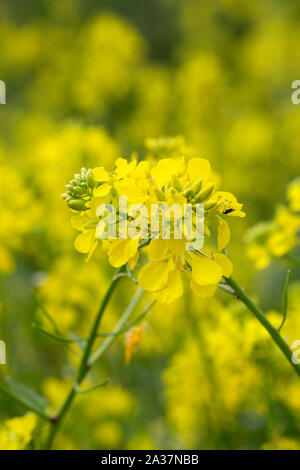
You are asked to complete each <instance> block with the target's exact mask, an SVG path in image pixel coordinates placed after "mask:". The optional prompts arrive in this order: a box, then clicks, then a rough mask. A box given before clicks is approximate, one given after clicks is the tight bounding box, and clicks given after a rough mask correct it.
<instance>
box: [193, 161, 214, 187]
mask: <svg viewBox="0 0 300 470" xmlns="http://www.w3.org/2000/svg"><path fill="white" fill-rule="evenodd" d="M188 173H189V177H190V180H191V181H192V182H193V183H194V182H196V181H198V180H199V179H200V178H203V179H207V178H210V176H211V167H210V163H209V161H208V160H206V159H205V158H197V157H196V158H192V159H191V160H189V162H188Z"/></svg>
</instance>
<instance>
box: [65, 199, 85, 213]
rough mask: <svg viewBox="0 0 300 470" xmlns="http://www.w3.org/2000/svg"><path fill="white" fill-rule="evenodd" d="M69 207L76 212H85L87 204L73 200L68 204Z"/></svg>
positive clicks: (80, 200) (79, 200)
mask: <svg viewBox="0 0 300 470" xmlns="http://www.w3.org/2000/svg"><path fill="white" fill-rule="evenodd" d="M68 205H69V207H71V209H73V210H74V211H85V210H86V207H85V203H84V201H83V200H82V199H71V200H70V201H69V202H68Z"/></svg>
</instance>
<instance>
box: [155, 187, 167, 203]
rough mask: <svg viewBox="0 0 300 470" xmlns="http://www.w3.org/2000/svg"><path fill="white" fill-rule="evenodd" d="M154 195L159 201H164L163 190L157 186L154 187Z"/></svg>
mask: <svg viewBox="0 0 300 470" xmlns="http://www.w3.org/2000/svg"><path fill="white" fill-rule="evenodd" d="M154 192H155V195H156V197H157V199H158V200H159V201H166V195H165V193H164V192H163V191H161V190H160V189H158V188H155V189H154Z"/></svg>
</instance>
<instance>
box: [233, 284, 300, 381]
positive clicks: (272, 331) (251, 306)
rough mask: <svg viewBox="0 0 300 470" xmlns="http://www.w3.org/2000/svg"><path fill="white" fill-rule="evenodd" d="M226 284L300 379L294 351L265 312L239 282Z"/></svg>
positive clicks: (299, 369) (299, 366)
mask: <svg viewBox="0 0 300 470" xmlns="http://www.w3.org/2000/svg"><path fill="white" fill-rule="evenodd" d="M225 281H226V284H227V285H228V286H230V287H231V288H232V289H233V291H234V292H235V294H236V295H237V297H238V298H239V299H240V300H241V301H242V302H243V304H244V305H245V306H246V307H247V308H248V310H250V312H252V313H253V315H254V316H255V317H256V318H257V320H258V321H259V322H260V323H261V324H262V326H263V327H264V328H265V329H266V330H267V332H268V333H269V335H270V336H271V338H272V339H273V341H274V342H275V343H276V344H277V346H278V347H279V349H280V350H281V351H282V353H283V354H284V356H285V357H286V359H287V360H288V362H289V363H290V365H291V366H292V367H293V368H294V370H295V372H296V374H297V375H298V376H299V377H300V364H294V363H293V362H292V360H291V358H292V351H291V350H290V348H289V346H288V345H287V343H286V342H285V341H284V339H283V338H282V336H280V334H279V333H278V331H277V330H276V328H274V326H273V325H272V324H271V323H270V322H269V320H268V319H267V317H266V316H265V314H264V312H263V311H262V310H261V309H260V308H259V307H258V306H257V305H255V303H254V302H253V301H252V300H251V299H250V297H249V296H248V295H247V294H246V293H245V291H244V290H243V289H242V288H241V287H240V286H239V284H237V282H236V281H235V280H234V279H232V277H230V278H225Z"/></svg>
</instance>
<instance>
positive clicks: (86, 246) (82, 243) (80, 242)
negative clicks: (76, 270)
mask: <svg viewBox="0 0 300 470" xmlns="http://www.w3.org/2000/svg"><path fill="white" fill-rule="evenodd" d="M94 240H95V230H87V231H86V232H83V233H80V234H79V235H78V236H77V237H76V238H75V242H74V246H75V248H76V250H77V251H79V252H80V253H88V252H89V251H90V249H91V248H92V246H93V242H94Z"/></svg>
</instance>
